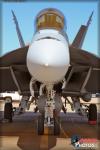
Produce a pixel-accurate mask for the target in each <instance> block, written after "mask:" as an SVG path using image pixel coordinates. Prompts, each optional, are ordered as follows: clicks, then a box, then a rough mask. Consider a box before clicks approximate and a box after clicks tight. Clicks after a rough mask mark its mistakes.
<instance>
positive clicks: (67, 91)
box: [0, 8, 100, 135]
mask: <svg viewBox="0 0 100 150" xmlns="http://www.w3.org/2000/svg"><path fill="white" fill-rule="evenodd" d="M12 15H13V19H14V22H15V25H16V30H17V34H18V39H19V42H20V48H18V49H16V50H14V51H11V52H9V53H7V54H5V55H4V56H2V57H0V81H1V86H0V92H5V91H8V92H11V91H18V92H19V94H20V95H22V96H23V98H22V102H21V104H20V110H23V109H24V108H23V106H22V104H23V103H24V102H26V101H28V99H29V97H30V96H32V97H33V98H34V99H37V102H36V103H37V110H39V112H40V115H39V117H38V125H37V131H38V134H39V135H42V134H44V126H45V124H46V125H47V126H50V125H52V126H53V128H54V135H59V134H60V115H59V114H60V111H61V109H62V108H63V110H64V106H63V104H62V97H63V98H65V100H67V102H68V103H69V104H70V105H71V108H72V110H73V111H74V110H75V111H76V112H77V113H78V114H79V115H86V116H87V117H88V121H89V123H90V124H96V123H97V107H96V105H95V104H92V102H91V104H90V105H89V106H88V105H84V104H81V103H80V99H82V100H83V101H85V102H89V101H91V98H92V94H96V93H100V84H99V83H100V58H99V57H97V56H95V55H94V54H92V53H89V52H87V51H85V50H83V49H82V45H83V42H84V39H85V35H86V33H87V30H88V28H89V25H90V23H91V20H92V16H93V12H92V13H91V15H90V17H89V19H88V21H87V23H86V25H81V27H80V29H79V31H78V33H77V35H76V36H75V38H74V40H73V42H72V43H69V40H68V36H67V33H66V26H67V25H66V20H65V17H64V15H63V13H62V12H60V11H59V10H57V9H53V8H47V9H44V10H42V11H40V12H39V13H38V14H37V16H36V19H35V32H34V35H33V39H32V42H31V43H30V44H29V45H27V46H26V45H25V42H24V40H23V37H22V35H21V31H20V28H19V24H18V21H17V18H16V16H15V14H14V12H13V11H12ZM91 42H92V41H91ZM90 44H91V43H90ZM69 97H70V98H71V101H70V100H69ZM7 99H8V98H7ZM24 106H25V105H24Z"/></svg>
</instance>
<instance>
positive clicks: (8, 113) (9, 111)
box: [4, 96, 13, 122]
mask: <svg viewBox="0 0 100 150" xmlns="http://www.w3.org/2000/svg"><path fill="white" fill-rule="evenodd" d="M8 100H9V101H11V102H9V103H5V106H4V119H7V120H9V122H12V116H13V107H12V98H11V97H10V96H8V97H5V101H8Z"/></svg>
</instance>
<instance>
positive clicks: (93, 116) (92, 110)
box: [88, 104, 97, 125]
mask: <svg viewBox="0 0 100 150" xmlns="http://www.w3.org/2000/svg"><path fill="white" fill-rule="evenodd" d="M88 121H89V124H91V125H96V123H97V106H96V104H90V105H89V114H88Z"/></svg>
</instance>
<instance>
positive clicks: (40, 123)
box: [38, 114, 44, 135]
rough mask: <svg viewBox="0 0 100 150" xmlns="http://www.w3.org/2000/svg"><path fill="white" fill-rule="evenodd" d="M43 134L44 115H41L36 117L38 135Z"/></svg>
mask: <svg viewBox="0 0 100 150" xmlns="http://www.w3.org/2000/svg"><path fill="white" fill-rule="evenodd" d="M43 134H44V115H43V114H41V115H40V116H39V117H38V135H43Z"/></svg>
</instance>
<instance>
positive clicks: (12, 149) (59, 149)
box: [0, 111, 100, 150]
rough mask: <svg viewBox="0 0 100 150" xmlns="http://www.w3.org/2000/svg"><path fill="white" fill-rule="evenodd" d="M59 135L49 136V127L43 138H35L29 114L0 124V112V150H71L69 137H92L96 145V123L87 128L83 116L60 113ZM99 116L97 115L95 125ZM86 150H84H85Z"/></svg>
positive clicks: (34, 120)
mask: <svg viewBox="0 0 100 150" xmlns="http://www.w3.org/2000/svg"><path fill="white" fill-rule="evenodd" d="M60 115H61V134H60V135H59V136H54V135H53V128H49V129H48V128H47V127H45V132H44V135H42V136H38V135H37V117H38V113H37V114H35V113H33V112H31V111H29V112H26V113H24V114H22V115H15V116H14V117H13V122H12V123H8V122H2V118H3V111H1V112H0V117H1V122H0V150H74V149H75V148H74V146H73V145H71V137H72V136H73V135H78V136H80V137H81V138H88V139H91V138H95V139H97V140H98V143H97V148H96V149H97V150H99V146H100V145H99V144H100V136H99V133H100V128H99V127H100V123H98V125H89V124H88V120H87V118H86V117H82V116H78V115H77V114H75V113H72V112H68V113H67V114H66V115H65V114H64V113H61V114H60ZM99 120H100V114H99V113H98V122H99ZM86 150H87V148H86Z"/></svg>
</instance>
